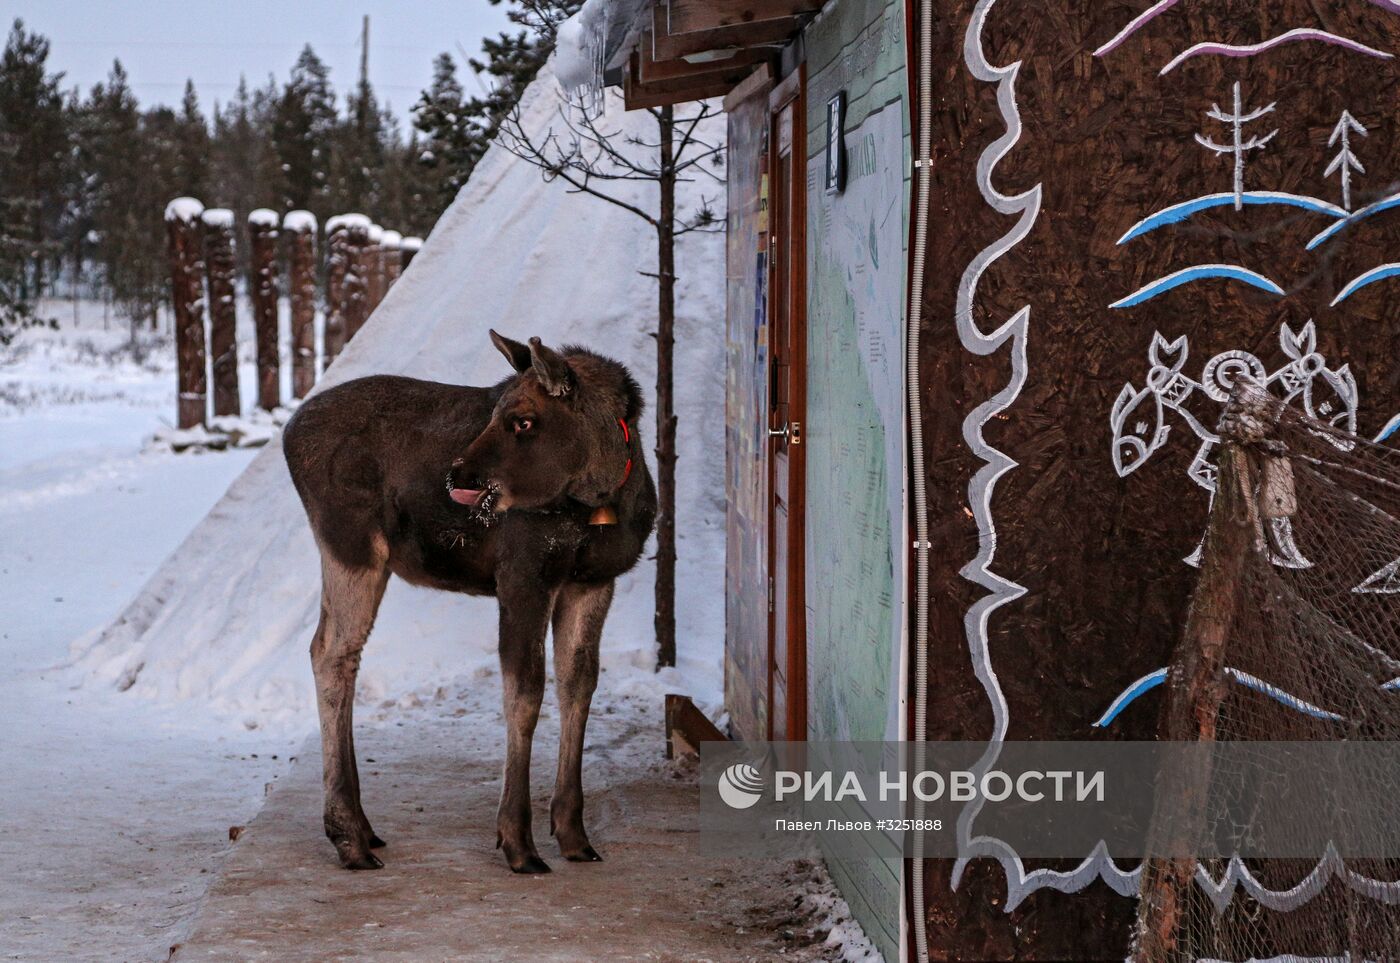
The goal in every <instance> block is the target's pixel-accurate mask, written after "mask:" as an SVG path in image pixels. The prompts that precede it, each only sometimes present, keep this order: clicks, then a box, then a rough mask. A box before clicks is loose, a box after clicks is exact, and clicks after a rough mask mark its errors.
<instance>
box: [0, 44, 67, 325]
mask: <svg viewBox="0 0 1400 963" xmlns="http://www.w3.org/2000/svg"><path fill="white" fill-rule="evenodd" d="M48 56H49V42H48V41H47V40H45V39H44V38H43V37H41V36H39V35H38V34H34V33H27V32H25V29H24V23H23V21H20V20H16V21H15V22H14V25H13V27H12V28H11V30H10V36H9V39H8V41H7V42H6V44H5V50H4V53H3V55H0V140H3V148H2V149H0V231H2V232H3V245H0V258H3V259H4V260H5V261H7V262H11V263H9V264H7V266H6V268H5V270H4V273H5V275H6V279H7V280H6V286H7V287H8V288H9V297H12V298H14V299H16V301H17V302H19V303H28V302H29V301H30V300H32V299H34V298H37V297H39V296H40V295H42V294H43V289H44V285H45V279H46V277H47V271H46V265H47V263H48V262H49V261H50V260H53V259H56V258H58V257H59V256H60V253H61V249H60V246H59V244H58V228H59V224H60V221H61V218H62V214H63V207H62V194H63V186H64V184H63V181H64V178H65V176H66V173H67V164H66V160H67V153H68V135H67V130H66V127H65V124H64V110H63V95H62V93H61V92H60V90H59V83H60V82H61V80H62V76H63V75H62V74H51V73H49V72H48V69H47V62H48Z"/></svg>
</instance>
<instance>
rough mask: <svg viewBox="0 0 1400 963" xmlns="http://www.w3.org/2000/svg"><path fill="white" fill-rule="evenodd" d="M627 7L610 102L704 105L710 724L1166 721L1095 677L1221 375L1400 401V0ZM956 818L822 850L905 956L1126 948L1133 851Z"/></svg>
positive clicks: (1192, 514) (1183, 523)
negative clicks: (901, 835) (716, 324)
mask: <svg viewBox="0 0 1400 963" xmlns="http://www.w3.org/2000/svg"><path fill="white" fill-rule="evenodd" d="M617 36H618V38H619V40H618V42H617V43H616V44H614V46H613V49H611V50H610V51H609V52H608V53H609V58H608V65H609V67H610V68H611V73H610V75H609V76H610V79H611V80H612V81H613V82H615V83H617V84H619V85H620V86H621V87H622V88H623V92H624V95H625V98H626V100H627V103H628V106H629V107H647V106H656V105H660V104H667V103H681V102H685V101H688V100H694V99H698V98H711V97H723V98H724V106H725V109H726V111H727V112H728V126H729V159H728V167H729V180H728V201H729V208H728V210H729V214H728V218H729V220H728V232H729V233H728V265H727V273H728V282H729V288H728V309H727V317H726V325H727V332H728V370H727V372H726V378H727V390H728V412H727V416H728V451H727V459H728V487H729V490H728V496H729V509H728V532H729V546H728V598H727V606H728V609H727V611H728V616H727V628H728V632H727V640H726V646H727V659H726V670H727V671H726V698H727V703H728V709H729V711H730V715H731V718H732V720H733V728H734V735H735V736H736V737H739V738H745V739H797V740H800V739H850V740H878V739H886V738H890V739H897V738H913V737H915V736H918V735H924V736H926V737H928V738H931V739H975V740H984V739H991V740H994V741H995V740H1007V739H1011V740H1020V739H1095V738H1105V739H1122V738H1151V737H1152V736H1153V735H1154V733H1155V731H1156V711H1155V708H1154V706H1152V705H1151V704H1150V703H1151V701H1152V699H1151V697H1150V696H1148V697H1145V698H1144V699H1142V700H1141V702H1140V703H1135V704H1134V705H1133V706H1131V707H1129V708H1128V709H1127V710H1126V711H1125V712H1123V713H1122V714H1121V715H1120V716H1118V717H1116V718H1114V719H1112V720H1111V723H1105V722H1104V717H1105V709H1106V707H1108V706H1109V705H1110V704H1112V703H1113V702H1114V700H1115V698H1116V697H1118V696H1119V695H1120V694H1121V693H1124V692H1125V691H1126V690H1128V689H1129V688H1130V687H1131V686H1132V684H1133V683H1134V681H1135V680H1140V679H1142V678H1143V677H1144V676H1145V675H1147V674H1149V673H1151V672H1152V671H1154V670H1155V669H1157V668H1159V667H1161V666H1162V665H1163V664H1164V663H1165V662H1166V660H1167V658H1168V654H1169V652H1170V650H1171V647H1172V644H1173V642H1174V640H1175V638H1176V634H1177V632H1178V631H1179V629H1180V626H1181V624H1182V620H1183V616H1184V612H1185V607H1186V604H1187V600H1188V597H1189V593H1190V591H1191V587H1192V584H1193V579H1194V575H1195V571H1196V569H1195V568H1194V567H1193V562H1194V561H1195V553H1196V550H1197V548H1198V545H1199V542H1200V539H1201V535H1202V532H1203V528H1204V522H1205V517H1206V514H1207V511H1208V506H1209V504H1210V500H1211V493H1212V485H1213V483H1214V478H1213V463H1212V457H1213V450H1214V443H1213V441H1212V438H1211V437H1210V428H1211V426H1213V425H1214V423H1215V419H1216V418H1217V417H1218V413H1219V410H1220V406H1221V404H1222V402H1223V400H1224V398H1225V389H1226V388H1227V387H1228V385H1229V383H1230V379H1231V377H1232V375H1233V373H1235V372H1240V371H1247V372H1250V373H1251V374H1253V375H1254V376H1255V377H1257V378H1259V379H1260V380H1264V381H1266V382H1267V383H1268V385H1269V387H1270V390H1272V391H1274V392H1275V393H1276V394H1278V395H1279V397H1283V398H1287V399H1288V400H1289V402H1290V403H1291V404H1295V405H1297V406H1299V407H1300V408H1305V409H1306V410H1308V412H1309V413H1310V414H1313V415H1315V416H1317V417H1321V418H1324V419H1326V420H1330V421H1332V422H1333V423H1335V424H1339V425H1342V426H1344V427H1348V428H1350V429H1352V430H1354V431H1355V432H1356V433H1357V434H1360V435H1363V436H1365V437H1368V438H1373V437H1377V436H1378V435H1379V434H1380V433H1382V432H1383V430H1384V429H1385V427H1386V425H1387V424H1388V423H1389V422H1390V420H1391V418H1392V417H1393V416H1395V415H1396V414H1397V412H1400V323H1397V321H1396V318H1395V312H1394V310H1393V309H1388V308H1387V307H1386V305H1387V303H1388V301H1387V297H1388V292H1393V291H1394V290H1395V288H1394V287H1393V285H1394V284H1395V283H1396V281H1393V280H1392V281H1388V282H1387V280H1386V279H1388V278H1391V277H1392V276H1394V275H1397V274H1400V266H1398V265H1397V264H1395V263H1393V262H1395V261H1397V260H1400V258H1397V257H1396V255H1395V253H1394V252H1395V251H1396V250H1397V243H1396V241H1397V226H1400V194H1397V193H1396V191H1397V186H1396V185H1397V182H1400V164H1397V160H1398V159H1400V157H1397V154H1398V153H1400V137H1397V136H1396V127H1397V125H1400V119H1397V118H1400V112H1397V109H1396V108H1397V107H1400V103H1397V84H1396V79H1397V64H1400V61H1397V59H1396V54H1397V53H1400V6H1397V5H1396V4H1394V3H1391V2H1390V0H1370V2H1365V0H1357V2H1340V0H1322V2H1321V3H1320V4H1319V3H1318V2H1316V0H1279V2H1278V3H1273V4H1260V3H1258V2H1257V0H1248V2H1246V0H1198V2H1193V3H1191V4H1185V3H1178V2H1177V0H1158V2H1156V3H1153V2H1152V0H1113V2H1107V3H1086V2H1079V0H1049V2H1048V3H1039V4H1025V3H1013V2H1011V0H829V2H826V3H825V4H822V3H820V2H819V0H656V2H654V3H648V4H645V5H643V7H642V8H641V12H640V14H639V16H638V17H637V19H636V20H635V21H633V22H632V23H631V24H630V27H629V29H627V30H625V31H619V32H618V33H617ZM923 518H926V521H922V522H921V519H923ZM1270 537H1271V539H1272V542H1273V544H1272V546H1271V550H1272V551H1273V552H1274V553H1275V555H1276V557H1277V559H1278V564H1282V565H1289V564H1296V563H1297V562H1298V559H1299V558H1300V557H1301V556H1302V555H1304V554H1305V553H1306V545H1302V546H1300V545H1299V544H1297V542H1296V541H1295V540H1294V539H1293V537H1292V535H1291V533H1290V532H1289V531H1287V530H1286V526H1285V527H1283V528H1278V529H1275V530H1273V531H1272V532H1271V535H1270ZM921 583H922V584H925V585H926V591H924V592H921V591H920V584H921ZM925 607H926V609H925ZM924 611H926V623H925V619H924V617H923V615H922V614H921V613H922V612H924ZM959 831H960V832H967V833H968V835H969V836H975V835H976V833H975V813H973V814H971V817H970V818H969V827H960V828H959ZM975 851H976V852H977V854H978V858H975V859H972V860H970V861H968V862H966V863H953V862H952V861H936V860H929V861H926V862H925V863H924V864H922V865H919V866H914V865H912V864H911V863H909V862H905V863H903V864H900V863H898V862H895V863H888V862H884V861H880V860H873V859H871V860H860V859H846V860H838V861H834V863H833V866H832V870H833V874H834V875H835V876H836V878H837V880H838V882H839V883H840V885H841V887H842V890H843V892H844V893H845V895H846V896H847V898H848V900H849V902H850V904H851V906H852V908H853V910H854V911H855V913H856V915H857V916H858V917H859V918H860V920H861V921H862V923H863V924H864V925H865V927H866V930H867V932H868V933H869V934H870V935H871V936H872V938H873V939H874V940H875V942H876V943H877V944H878V945H879V946H880V948H881V949H882V951H883V952H884V953H885V955H886V958H887V959H890V960H894V959H900V958H910V959H913V958H916V957H915V953H916V952H917V951H919V950H922V949H924V948H925V947H926V949H927V953H928V955H929V957H930V958H933V959H957V960H993V959H996V960H1003V959H1040V960H1052V959H1053V960H1065V959H1075V960H1087V959H1104V960H1121V959H1123V958H1124V957H1125V955H1126V953H1127V946H1128V942H1127V941H1128V936H1129V927H1130V924H1131V920H1132V918H1133V913H1134V911H1135V904H1134V900H1133V896H1134V894H1135V892H1136V886H1137V876H1136V873H1135V869H1136V866H1135V865H1134V864H1133V863H1132V862H1131V861H1123V860H1115V859H1114V858H1113V856H1112V854H1102V853H1100V854H1095V855H1090V854H1085V858H1084V859H1083V861H1080V862H1075V861H1060V862H1040V863H1036V862H1032V861H1029V860H1023V859H1021V858H1020V857H1019V856H1018V854H1017V853H1015V852H1014V851H1013V850H1011V848H1010V847H1009V846H1007V845H1005V844H1002V843H1000V842H999V841H998V840H995V839H979V840H978V842H977V845H976V847H975Z"/></svg>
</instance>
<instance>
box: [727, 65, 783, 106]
mask: <svg viewBox="0 0 1400 963" xmlns="http://www.w3.org/2000/svg"><path fill="white" fill-rule="evenodd" d="M772 86H773V69H772V68H771V67H769V66H768V64H764V65H763V66H761V67H759V68H758V69H757V70H755V71H754V72H753V73H751V74H749V75H748V76H747V77H745V78H744V79H743V80H742V81H741V82H740V83H738V84H736V85H735V87H734V89H733V90H731V91H730V92H729V93H727V94H725V95H724V112H725V113H726V114H727V113H730V112H731V111H733V110H734V108H735V107H737V106H739V105H740V104H742V103H743V102H744V101H746V100H748V99H749V98H750V97H754V96H757V95H758V94H763V95H765V96H766V95H767V93H768V89H769V88H770V87H772Z"/></svg>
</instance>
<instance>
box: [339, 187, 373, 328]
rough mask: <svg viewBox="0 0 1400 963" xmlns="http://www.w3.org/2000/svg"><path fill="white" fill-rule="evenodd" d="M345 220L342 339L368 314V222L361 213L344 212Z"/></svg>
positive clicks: (360, 324) (360, 323)
mask: <svg viewBox="0 0 1400 963" xmlns="http://www.w3.org/2000/svg"><path fill="white" fill-rule="evenodd" d="M346 220H347V221H348V223H349V232H350V236H349V256H348V257H347V258H346V264H347V267H346V272H345V340H346V341H349V340H350V339H351V338H353V337H354V336H355V335H356V334H357V333H358V332H359V330H360V328H362V327H364V323H365V319H366V318H368V317H369V273H370V272H369V254H368V252H369V228H370V223H369V218H367V217H365V216H364V215H363V214H347V215H346Z"/></svg>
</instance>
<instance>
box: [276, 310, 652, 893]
mask: <svg viewBox="0 0 1400 963" xmlns="http://www.w3.org/2000/svg"><path fill="white" fill-rule="evenodd" d="M491 341H492V343H493V344H495V346H496V347H497V348H498V349H499V350H500V351H501V353H502V354H504V355H505V356H506V359H507V360H508V361H509V362H510V364H511V367H513V368H514V369H515V375H514V376H513V377H510V378H507V379H506V380H504V381H502V382H501V383H499V384H497V385H495V386H494V387H491V388H472V387H462V386H458V385H446V384H437V383H434V382H429V381H418V380H416V379H413V378H401V377H391V376H376V377H371V378H360V379H358V380H355V381H350V382H347V383H345V384H343V385H339V386H337V387H334V388H331V389H329V390H326V391H323V392H321V393H320V394H317V395H315V396H314V397H312V398H311V399H309V400H308V401H307V402H306V403H305V404H303V405H302V406H301V408H300V409H299V410H298V411H297V413H296V415H295V416H294V417H293V418H292V419H291V421H290V422H288V423H287V428H286V431H285V433H284V435H283V447H284V449H285V454H286V457H287V466H288V468H289V469H290V470H291V475H292V480H293V482H294V483H295V484H296V488H297V492H298V493H299V494H300V495H301V500H302V504H303V505H304V506H305V507H306V514H307V517H308V519H309V520H310V522H311V529H312V532H313V533H314V534H315V536H316V542H317V545H318V546H319V547H320V550H321V580H322V581H321V621H320V624H319V625H318V626H317V628H316V635H315V637H314V639H313V640H312V642H311V664H312V668H313V670H314V671H315V675H316V704H317V708H318V710H319V713H320V719H321V755H322V759H323V764H324V767H325V773H324V776H325V827H326V835H327V836H328V837H330V840H331V842H332V843H334V844H335V848H336V851H337V852H338V853H339V855H340V862H341V864H342V865H344V866H345V867H347V868H349V869H378V868H379V867H380V866H382V865H383V863H381V862H380V860H379V858H378V857H377V856H375V855H374V853H373V852H371V850H373V849H375V848H378V847H380V846H383V845H384V842H383V841H382V840H381V839H380V838H379V837H378V836H376V835H375V834H374V830H373V829H371V828H370V823H369V819H367V818H366V816H365V813H364V810H363V809H362V808H361V805H360V780H359V774H358V773H357V771H356V767H355V743H354V736H353V734H352V731H351V729H352V724H351V715H352V711H353V707H354V699H355V677H356V674H357V673H358V671H359V667H360V653H361V651H362V650H363V648H364V645H365V641H366V639H367V638H368V637H369V633H370V628H371V627H372V626H373V624H374V617H375V613H376V612H377V611H378V608H379V602H380V599H382V598H383V596H384V588H385V585H386V584H387V583H388V580H389V574H390V573H391V572H392V573H393V574H395V575H398V576H399V577H400V578H402V579H404V580H406V581H408V582H410V583H412V584H414V585H423V586H427V587H430V588H436V589H442V590H444V591H451V592H467V593H470V594H473V595H494V596H495V597H496V599H497V602H498V604H499V609H500V642H499V647H500V659H501V676H502V680H503V683H504V687H505V717H506V729H507V732H506V764H505V779H504V785H503V788H502V792H501V803H500V809H499V811H498V813H497V817H496V844H497V846H498V847H501V848H502V849H503V850H504V851H505V856H506V859H507V861H508V862H509V863H510V868H511V869H512V870H514V871H515V872H517V873H546V872H549V866H548V865H546V864H545V862H544V860H542V859H540V855H539V852H538V851H537V850H536V849H535V842H534V838H533V835H532V832H531V817H530V744H531V740H532V739H533V737H534V732H535V723H536V722H537V721H538V719H539V711H540V700H541V699H542V698H543V695H544V683H545V662H544V659H545V654H544V650H545V633H546V631H547V630H548V628H549V626H550V625H551V624H552V625H553V629H554V671H555V677H556V685H557V690H558V696H559V714H560V730H561V731H560V737H559V770H558V775H557V777H556V781H555V785H554V798H553V801H552V803H551V805H550V831H551V832H552V833H553V835H554V836H555V838H556V839H557V840H558V842H559V850H560V852H561V853H562V854H563V856H564V857H565V858H566V859H570V860H597V859H600V858H601V857H600V856H599V855H598V853H597V852H596V851H595V850H594V849H593V847H592V846H590V845H589V842H588V835H587V834H586V833H585V832H584V828H583V783H582V759H583V734H584V727H585V725H586V723H587V721H588V707H589V702H590V700H591V699H592V697H593V690H594V688H595V687H596V685H597V682H598V642H599V638H600V636H601V635H602V630H603V620H604V619H605V618H606V616H607V613H608V606H609V604H610V603H611V602H612V596H613V580H614V579H616V578H617V577H618V576H619V575H621V574H623V573H624V572H626V571H628V570H629V569H630V568H632V566H633V565H635V564H636V562H637V559H638V557H639V556H640V555H641V552H642V545H643V543H644V542H645V541H646V538H647V536H648V535H649V534H650V533H651V529H652V523H653V521H654V520H655V516H656V492H655V489H654V487H653V485H652V480H651V475H650V474H649V473H648V471H647V467H646V461H645V459H643V457H642V448H641V442H640V440H639V438H638V436H637V419H638V417H639V416H640V415H641V411H642V398H641V392H640V391H639V389H638V388H637V384H636V382H635V381H633V379H632V377H631V375H630V374H628V372H627V369H626V368H624V367H623V366H622V365H621V364H618V363H617V362H616V361H612V360H609V359H607V358H603V357H600V356H599V355H596V354H594V353H592V352H591V351H587V350H584V349H583V348H578V347H566V348H563V349H562V350H560V351H558V352H555V351H552V350H551V349H549V348H547V347H545V346H544V345H542V344H541V343H540V339H539V338H531V339H530V343H529V345H528V346H527V345H524V344H521V343H519V342H517V341H512V340H510V339H509V338H504V337H502V336H500V335H499V334H497V333H496V332H495V331H492V332H491Z"/></svg>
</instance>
